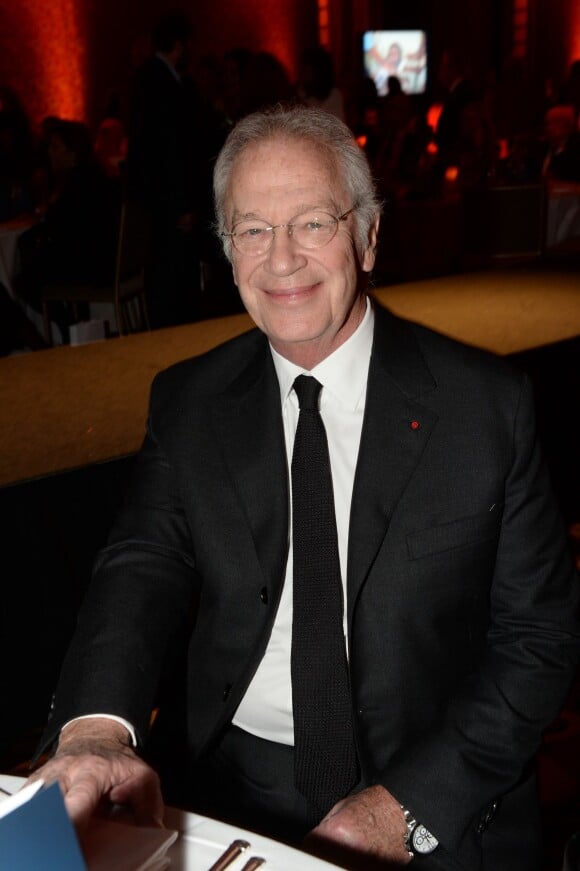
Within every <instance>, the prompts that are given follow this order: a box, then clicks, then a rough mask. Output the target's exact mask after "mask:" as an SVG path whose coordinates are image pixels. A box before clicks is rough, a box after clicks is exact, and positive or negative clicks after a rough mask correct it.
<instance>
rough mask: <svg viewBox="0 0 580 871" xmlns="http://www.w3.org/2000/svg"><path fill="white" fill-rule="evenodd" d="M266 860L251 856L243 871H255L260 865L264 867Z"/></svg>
mask: <svg viewBox="0 0 580 871" xmlns="http://www.w3.org/2000/svg"><path fill="white" fill-rule="evenodd" d="M265 861H266V860H265V859H262V857H261V856H250V858H249V859H248V861H247V862H246V864H245V865H244V867H243V868H242V871H255V869H256V868H259V867H260V865H263V864H264V862H265Z"/></svg>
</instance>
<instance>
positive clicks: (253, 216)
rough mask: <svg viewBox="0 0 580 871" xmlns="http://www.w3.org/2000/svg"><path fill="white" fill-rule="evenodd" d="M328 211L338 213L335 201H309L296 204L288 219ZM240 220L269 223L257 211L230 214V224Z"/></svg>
mask: <svg viewBox="0 0 580 871" xmlns="http://www.w3.org/2000/svg"><path fill="white" fill-rule="evenodd" d="M316 211H321V212H328V213H329V214H334V213H335V212H336V213H337V214H338V213H339V212H340V208H339V206H337V205H336V203H335V202H332V203H331V202H330V201H329V203H328V205H321V203H316V205H312V204H310V203H304V204H303V205H301V206H298V207H297V209H296V211H295V212H294V213H293V215H292V216H291V218H290V219H289V220H292V219H293V218H298V217H300V215H303V214H305V212H316ZM240 221H264V223H266V224H269V223H270V221H269V220H268V219H267V218H263V217H262V216H261V215H260V214H259V213H258V212H234V214H233V216H232V226H233V225H234V224H238V223H239V222H240Z"/></svg>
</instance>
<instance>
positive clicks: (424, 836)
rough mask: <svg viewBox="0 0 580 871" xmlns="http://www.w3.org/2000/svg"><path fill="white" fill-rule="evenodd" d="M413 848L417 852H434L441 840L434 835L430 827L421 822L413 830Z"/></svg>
mask: <svg viewBox="0 0 580 871" xmlns="http://www.w3.org/2000/svg"><path fill="white" fill-rule="evenodd" d="M412 841H413V850H415V851H416V852H417V853H432V852H433V850H434V849H435V847H438V846H439V841H438V840H437V838H436V837H435V835H432V834H431V832H430V831H429V829H426V828H425V826H422V825H421V823H419V824H418V825H417V826H416V827H415V829H414V830H413V838H412Z"/></svg>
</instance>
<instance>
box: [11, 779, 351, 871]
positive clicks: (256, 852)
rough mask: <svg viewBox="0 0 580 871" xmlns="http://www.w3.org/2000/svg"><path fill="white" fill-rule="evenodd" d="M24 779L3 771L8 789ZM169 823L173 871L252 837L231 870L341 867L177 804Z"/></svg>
mask: <svg viewBox="0 0 580 871" xmlns="http://www.w3.org/2000/svg"><path fill="white" fill-rule="evenodd" d="M23 783H24V778H21V777H12V776H10V775H6V774H4V775H0V787H1V788H2V789H5V790H6V791H8V792H15V791H16V790H18V789H19V788H20V787H21V786H22V784H23ZM165 823H166V826H167V828H169V829H175V830H177V831H178V832H179V833H180V835H179V838H178V839H177V841H176V842H175V843H174V844H173V845H172V846H171V847H170V848H169V851H168V853H167V855H168V856H170V857H171V871H208V869H209V868H210V867H211V865H213V863H214V862H215V861H216V859H217V858H218V857H219V856H220V855H221V853H223V851H224V850H225V849H226V847H228V846H229V845H230V844H231V843H232V841H235V840H237V839H242V840H245V841H249V843H250V848H249V849H248V850H246V851H245V852H244V853H243V854H242V855H241V856H240V857H239V858H238V859H236V861H235V862H234V863H232V865H230V866H229V869H228V871H241V869H242V868H243V867H244V865H245V863H246V862H247V861H248V859H249V858H250V857H251V856H261V857H262V858H264V859H265V860H266V861H265V863H264V865H262V866H261V867H262V868H264V871H332V869H336V867H337V866H335V865H331V864H329V863H328V862H323V861H321V860H320V859H316V858H314V857H313V856H309V855H307V854H306V853H301V852H300V851H299V850H293V849H292V848H291V847H288V846H286V845H285V844H280V843H278V842H277V841H273V840H271V839H270V838H264V837H262V836H261V835H256V834H254V833H253V832H247V831H244V830H243V829H238V828H236V827H234V826H228V825H226V824H225V823H220V822H218V821H216V820H211V819H209V818H208V817H202V816H199V815H198V814H191V813H186V812H185V811H180V810H177V809H175V808H168V809H167V813H166V818H165ZM0 849H1V848H0Z"/></svg>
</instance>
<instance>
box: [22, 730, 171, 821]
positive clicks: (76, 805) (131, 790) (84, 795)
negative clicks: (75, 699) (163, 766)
mask: <svg viewBox="0 0 580 871" xmlns="http://www.w3.org/2000/svg"><path fill="white" fill-rule="evenodd" d="M39 778H42V779H43V780H44V781H45V782H47V783H53V782H54V781H58V782H59V783H60V786H61V789H62V791H63V794H64V800H65V805H66V808H67V811H68V813H69V816H70V818H71V819H72V821H73V823H74V824H75V826H76V828H77V830H78V831H79V832H82V830H83V829H84V828H85V826H86V824H87V823H88V821H89V819H90V817H91V815H92V814H93V813H94V812H95V811H96V810H97V808H98V807H99V805H100V804H101V802H103V801H108V802H110V803H111V804H119V805H128V806H129V807H130V808H131V809H132V811H133V815H134V820H135V822H136V823H137V825H153V826H162V825H163V810H164V807H163V798H162V796H161V789H160V786H159V778H158V777H157V774H156V773H155V772H154V771H153V769H152V768H150V767H149V766H148V765H146V764H145V763H144V762H143V761H142V760H141V759H139V757H138V756H137V755H136V753H135V752H134V751H133V749H132V748H131V747H130V739H129V735H128V733H127V730H126V729H125V728H124V727H123V726H122V725H121V724H119V723H116V722H114V721H112V720H106V719H101V718H98V717H93V718H91V719H89V720H77V721H75V722H73V723H71V724H70V725H69V726H67V727H66V729H64V730H63V731H62V733H61V736H60V740H59V743H58V749H57V751H56V754H55V755H54V756H53V758H52V759H50V760H49V761H48V762H47V763H46V764H45V765H43V766H42V768H39V769H38V770H37V771H35V772H34V774H33V775H32V777H31V778H30V780H38V779H39Z"/></svg>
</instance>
